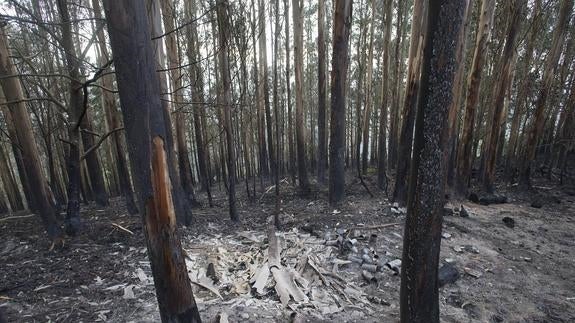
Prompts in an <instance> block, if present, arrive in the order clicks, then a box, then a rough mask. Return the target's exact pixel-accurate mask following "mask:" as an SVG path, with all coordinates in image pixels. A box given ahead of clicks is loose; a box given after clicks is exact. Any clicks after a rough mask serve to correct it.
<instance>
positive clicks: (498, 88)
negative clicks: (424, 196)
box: [483, 0, 527, 193]
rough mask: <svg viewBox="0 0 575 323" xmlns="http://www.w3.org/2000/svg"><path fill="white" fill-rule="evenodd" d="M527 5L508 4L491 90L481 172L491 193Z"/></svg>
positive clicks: (522, 0)
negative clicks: (506, 96) (521, 24)
mask: <svg viewBox="0 0 575 323" xmlns="http://www.w3.org/2000/svg"><path fill="white" fill-rule="evenodd" d="M526 5H527V2H526V0H515V1H511V2H510V3H509V6H510V12H509V13H510V19H511V20H510V21H509V25H508V27H507V38H506V39H505V48H504V49H503V55H502V57H501V62H500V64H498V65H499V68H498V70H499V71H500V73H501V75H500V77H499V78H498V79H497V81H496V82H495V86H494V88H493V92H494V93H493V94H494V100H493V113H492V116H491V118H492V121H491V129H487V134H486V135H487V139H486V140H485V149H484V156H483V158H484V160H485V167H484V170H483V172H484V173H483V187H484V189H485V190H486V191H487V192H489V193H492V192H493V191H494V189H495V187H494V181H495V164H496V157H497V149H498V146H499V145H502V144H503V143H500V142H499V141H500V133H501V124H502V123H503V118H504V117H505V115H504V112H505V111H504V103H505V102H504V101H505V94H506V90H507V89H508V88H509V84H508V83H509V82H511V74H512V71H511V68H512V63H513V55H514V52H515V38H516V36H517V31H518V29H519V23H520V18H521V16H522V15H521V13H522V12H523V7H525V6H526Z"/></svg>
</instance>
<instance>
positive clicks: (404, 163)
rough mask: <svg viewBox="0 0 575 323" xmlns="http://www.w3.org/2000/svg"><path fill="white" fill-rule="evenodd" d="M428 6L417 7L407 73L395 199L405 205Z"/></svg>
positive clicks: (412, 25)
mask: <svg viewBox="0 0 575 323" xmlns="http://www.w3.org/2000/svg"><path fill="white" fill-rule="evenodd" d="M425 10H426V8H425V3H424V2H423V1H416V2H415V4H414V6H413V18H412V22H411V41H410V44H409V59H408V70H407V84H406V88H405V98H404V101H403V110H402V118H403V119H402V125H401V132H400V135H399V149H398V155H397V162H396V163H397V174H396V176H395V187H394V190H393V199H394V201H397V202H398V203H399V204H402V205H404V204H405V203H406V201H407V180H408V178H407V177H408V174H409V165H410V163H411V152H412V142H413V125H414V123H415V109H416V105H417V95H418V91H419V78H420V74H421V60H422V58H421V56H422V52H423V50H422V49H423V44H424V41H425V39H424V35H423V28H424V25H425V19H426V18H425Z"/></svg>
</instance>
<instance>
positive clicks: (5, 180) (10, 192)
mask: <svg viewBox="0 0 575 323" xmlns="http://www.w3.org/2000/svg"><path fill="white" fill-rule="evenodd" d="M8 158H9V156H8V154H6V152H5V150H4V147H3V146H2V144H0V177H1V178H2V184H3V186H4V192H6V196H7V198H8V202H9V203H10V209H11V210H12V211H19V210H23V209H24V202H23V201H22V196H21V195H20V189H19V188H18V183H17V182H16V178H14V173H13V172H12V168H11V166H10V160H9V159H8Z"/></svg>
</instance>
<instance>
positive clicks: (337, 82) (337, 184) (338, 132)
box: [329, 0, 352, 204]
mask: <svg viewBox="0 0 575 323" xmlns="http://www.w3.org/2000/svg"><path fill="white" fill-rule="evenodd" d="M351 14H352V0H336V1H335V4H334V13H333V54H332V60H331V82H330V84H331V109H330V132H329V138H330V140H329V202H330V203H331V204H337V203H339V202H340V201H341V200H342V199H343V198H344V196H345V88H346V82H347V72H348V71H347V69H348V64H349V34H350V32H351Z"/></svg>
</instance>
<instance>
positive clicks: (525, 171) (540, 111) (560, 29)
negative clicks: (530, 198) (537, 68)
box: [519, 0, 573, 186]
mask: <svg viewBox="0 0 575 323" xmlns="http://www.w3.org/2000/svg"><path fill="white" fill-rule="evenodd" d="M572 11H573V0H562V2H561V9H560V11H559V18H558V20H557V26H556V27H555V32H554V35H553V42H552V43H551V51H550V52H549V55H548V57H547V60H546V62H545V69H544V70H543V85H542V87H541V90H540V91H539V94H538V96H537V101H536V103H535V114H534V115H533V122H532V124H531V128H530V129H529V130H528V134H527V142H526V146H525V155H524V158H523V162H522V166H521V174H520V176H519V182H520V184H521V185H523V186H530V185H531V182H530V177H531V168H532V166H533V165H532V164H533V162H534V160H535V156H536V149H537V142H538V140H539V139H540V137H541V135H542V133H543V126H544V124H545V115H544V113H545V107H546V103H547V97H548V95H549V92H550V90H551V87H552V85H553V80H554V78H555V69H556V67H557V63H558V61H559V57H560V55H561V47H562V46H561V45H562V44H563V41H564V35H565V32H566V30H567V26H568V23H569V19H570V16H571V12H572Z"/></svg>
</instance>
